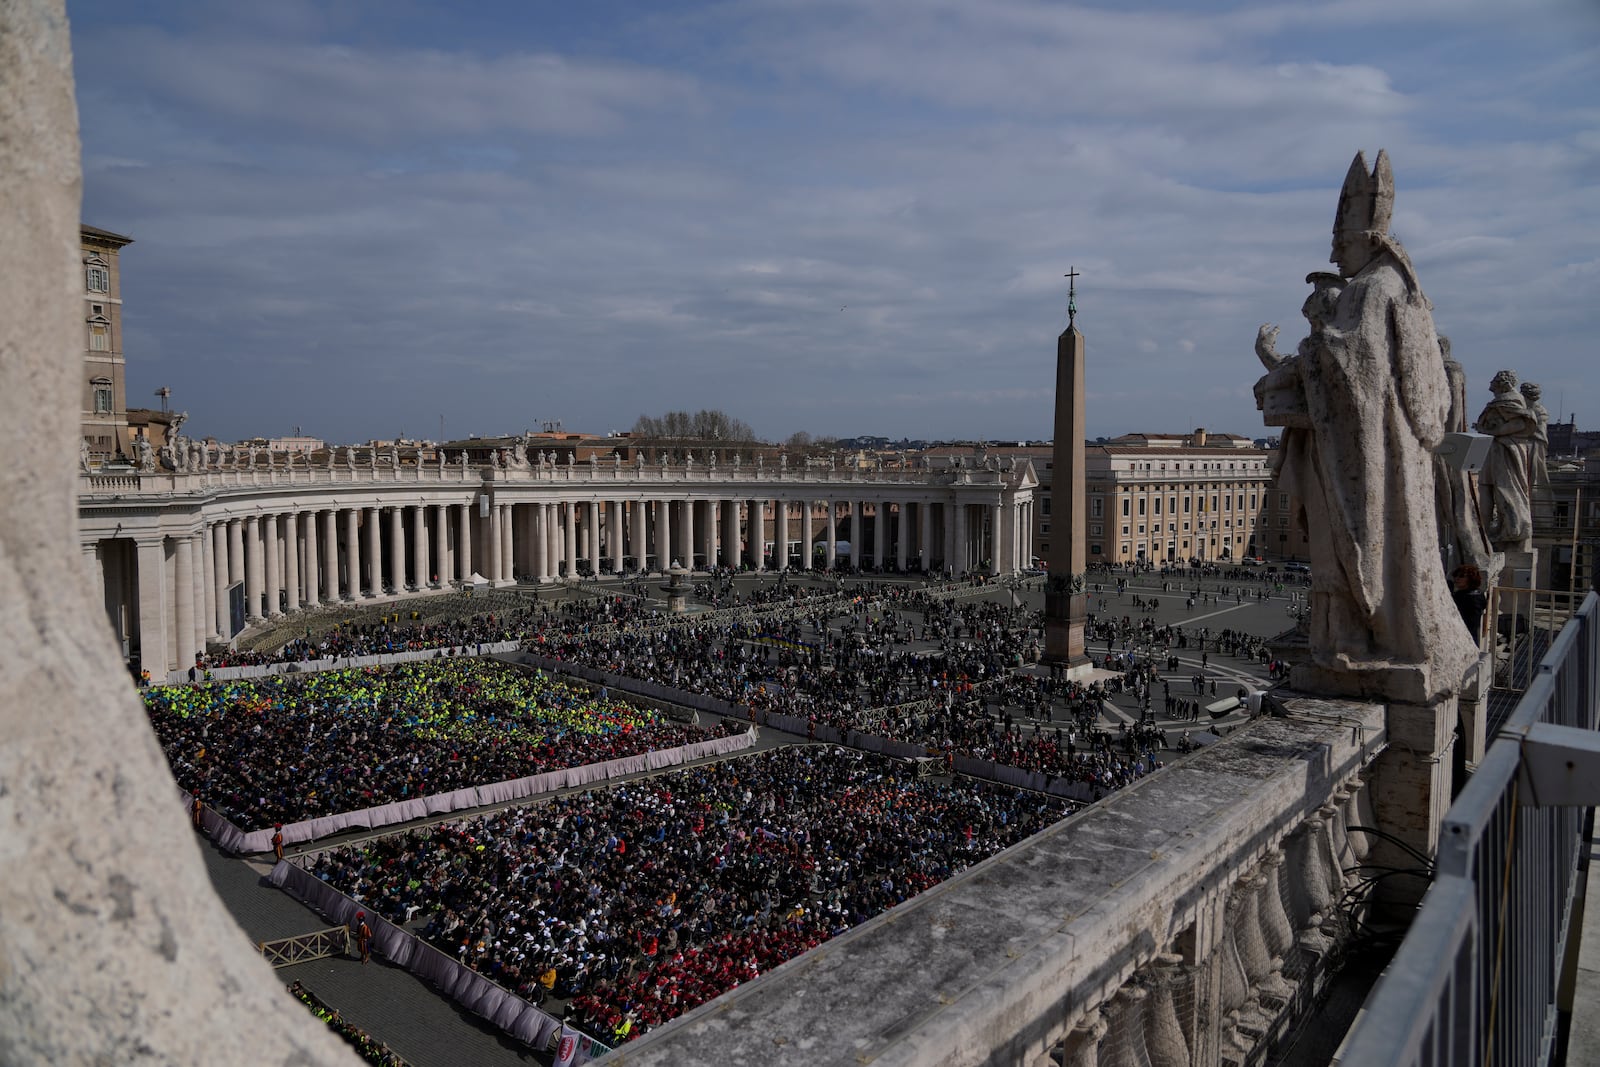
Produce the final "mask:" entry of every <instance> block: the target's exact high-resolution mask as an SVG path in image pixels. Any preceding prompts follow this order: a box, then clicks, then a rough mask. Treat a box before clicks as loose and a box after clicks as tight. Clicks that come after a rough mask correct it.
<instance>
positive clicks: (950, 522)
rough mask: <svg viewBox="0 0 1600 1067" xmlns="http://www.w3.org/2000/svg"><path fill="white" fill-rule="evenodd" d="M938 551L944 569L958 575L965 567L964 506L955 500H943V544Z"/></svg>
mask: <svg viewBox="0 0 1600 1067" xmlns="http://www.w3.org/2000/svg"><path fill="white" fill-rule="evenodd" d="M942 549H944V550H942V552H941V553H939V555H941V557H942V558H944V569H946V571H949V573H950V574H955V576H957V577H958V576H960V574H962V571H965V569H966V558H965V555H963V553H965V552H966V506H965V504H957V502H955V501H944V545H942Z"/></svg>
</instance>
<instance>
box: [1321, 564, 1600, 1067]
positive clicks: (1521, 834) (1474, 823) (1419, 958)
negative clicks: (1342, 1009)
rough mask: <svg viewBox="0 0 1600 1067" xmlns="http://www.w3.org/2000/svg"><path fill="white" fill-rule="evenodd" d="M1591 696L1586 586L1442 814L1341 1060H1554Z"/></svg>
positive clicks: (1591, 607) (1467, 1066)
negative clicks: (1417, 904)
mask: <svg viewBox="0 0 1600 1067" xmlns="http://www.w3.org/2000/svg"><path fill="white" fill-rule="evenodd" d="M1597 705H1600V596H1597V595H1596V594H1595V593H1590V594H1589V595H1588V596H1587V598H1586V599H1585V600H1584V602H1583V604H1582V606H1581V607H1580V608H1578V610H1577V611H1576V612H1575V613H1573V615H1572V617H1571V618H1570V619H1569V620H1568V621H1567V623H1566V625H1565V626H1564V627H1563V628H1562V630H1561V632H1560V633H1559V634H1558V635H1557V636H1556V637H1555V639H1554V640H1553V641H1552V642H1551V644H1550V648H1549V651H1548V652H1546V653H1545V655H1544V657H1543V659H1542V660H1541V661H1540V662H1539V665H1538V668H1537V671H1536V672H1535V673H1534V674H1533V676H1532V677H1531V679H1530V682H1529V685H1528V687H1527V691H1526V692H1525V693H1524V694H1523V697H1522V700H1521V702H1520V703H1519V704H1518V705H1517V707H1516V709H1515V710H1514V711H1513V712H1512V713H1511V716H1510V718H1509V719H1508V720H1507V722H1506V724H1505V726H1504V728H1503V729H1502V731H1501V733H1500V736H1499V737H1498V738H1497V739H1496V740H1495V742H1494V744H1493V745H1491V746H1490V748H1489V750H1488V752H1487V753H1486V754H1485V755H1484V759H1483V761H1482V762H1481V763H1480V764H1479V765H1478V770H1477V772H1476V773H1475V774H1474V775H1473V776H1472V780H1471V781H1470V782H1468V783H1467V785H1466V787H1465V788H1464V789H1463V790H1462V791H1461V794H1460V795H1459V796H1458V797H1457V798H1456V802H1455V803H1454V804H1453V805H1452V806H1451V808H1450V810H1449V811H1448V812H1447V813H1446V814H1445V817H1444V824H1443V827H1442V829H1441V832H1440V843H1439V853H1438V858H1437V860H1436V864H1435V878H1434V882H1433V885H1432V886H1431V887H1430V888H1429V890H1428V893H1427V895H1426V896H1425V897H1424V898H1423V901H1422V906H1421V908H1420V909H1419V911H1418V913H1417V916H1416V919H1415V921H1414V922H1413V924H1412V926H1411V928H1410V929H1409V930H1408V931H1407V933H1406V937H1405V940H1404V942H1402V944H1401V946H1400V949H1399V951H1398V952H1397V953H1396V954H1395V957H1394V960H1393V961H1392V962H1391V963H1390V965H1389V970H1388V972H1387V973H1386V974H1385V975H1384V977H1383V978H1382V979H1381V980H1380V981H1379V983H1378V985H1377V986H1376V987H1375V988H1374V989H1373V991H1372V995H1371V996H1370V997H1368V999H1367V1006H1366V1011H1365V1013H1364V1015H1363V1016H1362V1017H1361V1019H1360V1020H1358V1022H1357V1024H1356V1026H1355V1027H1354V1028H1353V1029H1352V1030H1351V1032H1350V1034H1349V1036H1348V1038H1347V1040H1346V1044H1345V1048H1344V1050H1343V1051H1342V1052H1341V1054H1340V1055H1339V1057H1338V1062H1339V1063H1341V1064H1348V1065H1352V1067H1354V1065H1360V1067H1386V1065H1395V1067H1412V1065H1416V1067H1435V1065H1436V1067H1521V1065H1534V1067H1542V1065H1544V1064H1547V1063H1549V1062H1550V1055H1551V1051H1552V1049H1553V1047H1554V1043H1555V1037H1556V1025H1557V989H1558V985H1559V984H1560V981H1561V974H1562V967H1563V964H1564V962H1565V957H1566V953H1567V949H1568V932H1569V926H1570V924H1571V921H1572V918H1573V901H1574V898H1575V896H1576V894H1577V892H1578V888H1579V882H1578V879H1579V861H1580V859H1581V857H1582V853H1583V849H1584V844H1585V839H1586V836H1587V835H1586V823H1587V821H1588V818H1589V811H1590V807H1591V806H1592V805H1593V804H1594V795H1595V794H1596V792H1597V790H1600V785H1597V783H1596V778H1595V776H1594V775H1592V774H1588V775H1586V774H1584V773H1583V771H1582V768H1583V764H1582V762H1581V761H1582V760H1583V759H1584V758H1585V754H1586V753H1594V752H1600V741H1597V739H1596V738H1595V737H1594V736H1593V732H1594V731H1595V729H1596V726H1597V720H1600V714H1597V713H1600V706H1597ZM1555 753H1561V754H1562V755H1561V756H1559V757H1558V758H1557V759H1555V760H1554V761H1551V762H1548V763H1547V762H1546V761H1545V760H1544V759H1541V756H1543V757H1548V756H1550V755H1552V754H1555ZM1568 754H1570V755H1568ZM1546 767H1549V768H1550V769H1549V770H1546ZM1575 768H1577V773H1574V769H1575Z"/></svg>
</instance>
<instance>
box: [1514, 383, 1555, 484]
mask: <svg viewBox="0 0 1600 1067" xmlns="http://www.w3.org/2000/svg"><path fill="white" fill-rule="evenodd" d="M1520 391H1521V393H1522V402H1523V403H1524V404H1526V405H1528V412H1529V413H1530V414H1531V415H1533V445H1532V449H1531V455H1530V456H1529V459H1528V488H1529V489H1531V490H1532V491H1533V492H1534V493H1535V494H1542V493H1544V492H1545V491H1546V490H1548V489H1549V488H1550V412H1549V410H1548V409H1547V408H1546V407H1545V406H1544V405H1543V404H1541V403H1539V397H1540V396H1541V395H1542V394H1541V393H1540V390H1539V386H1538V383H1536V382H1523V383H1522V385H1521V387H1520Z"/></svg>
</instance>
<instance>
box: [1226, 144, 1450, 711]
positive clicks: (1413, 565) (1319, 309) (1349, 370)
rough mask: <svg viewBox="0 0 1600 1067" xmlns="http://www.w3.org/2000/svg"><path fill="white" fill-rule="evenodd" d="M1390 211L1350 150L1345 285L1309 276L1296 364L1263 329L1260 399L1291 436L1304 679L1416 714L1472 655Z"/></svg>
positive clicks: (1339, 232)
mask: <svg viewBox="0 0 1600 1067" xmlns="http://www.w3.org/2000/svg"><path fill="white" fill-rule="evenodd" d="M1393 208H1394V178H1393V175H1392V174H1391V172H1390V169H1389V157H1388V155H1387V154H1386V153H1383V152H1380V153H1379V154H1378V160H1377V166H1376V167H1375V168H1374V170H1373V171H1372V172H1371V173H1370V174H1369V173H1368V171H1367V167H1366V158H1365V156H1363V155H1361V154H1357V156H1356V158H1355V160H1354V162H1352V163H1351V165H1350V171H1349V173H1348V175H1347V176H1346V178H1345V183H1344V188H1343V190H1342V191H1341V192H1340V195H1339V208H1338V212H1337V214H1336V216H1335V221H1334V228H1333V255H1332V257H1331V261H1332V262H1333V263H1334V264H1335V265H1336V266H1337V267H1338V279H1330V278H1325V277H1319V276H1318V275H1312V276H1311V279H1310V280H1311V282H1312V284H1313V285H1314V286H1316V289H1315V290H1314V291H1313V293H1312V295H1311V297H1310V298H1309V299H1308V301H1307V309H1306V314H1307V318H1308V319H1309V320H1310V322H1311V332H1310V335H1309V336H1308V337H1307V338H1306V340H1305V341H1304V342H1303V343H1302V344H1301V346H1300V348H1299V350H1298V353H1297V356H1296V357H1295V358H1293V359H1287V358H1285V357H1281V356H1278V355H1277V354H1276V353H1275V352H1273V351H1272V341H1273V339H1274V338H1275V337H1276V330H1275V329H1274V328H1273V327H1270V326H1267V327H1263V328H1262V330H1261V331H1260V332H1259V334H1258V336H1257V342H1256V345H1257V355H1258V357H1260V358H1261V360H1262V362H1263V363H1264V364H1265V365H1267V367H1268V373H1267V375H1266V377H1264V378H1263V379H1262V380H1261V382H1260V383H1259V385H1258V388H1259V389H1260V393H1259V394H1258V395H1260V396H1261V397H1262V403H1263V411H1264V412H1265V413H1267V415H1268V417H1267V421H1268V422H1269V423H1272V424H1275V425H1282V426H1285V427H1286V428H1287V429H1288V431H1289V432H1286V433H1285V435H1284V437H1285V440H1284V448H1283V450H1282V456H1281V464H1282V467H1281V474H1280V486H1281V487H1282V488H1283V489H1284V491H1286V492H1288V493H1289V494H1290V495H1291V497H1292V498H1293V499H1294V500H1295V501H1296V511H1297V516H1296V517H1297V520H1298V523H1299V525H1300V527H1301V528H1302V530H1303V531H1304V532H1305V534H1306V536H1307V539H1308V540H1309V542H1310V547H1311V571H1312V586H1311V605H1310V607H1311V613H1310V619H1309V632H1310V646H1309V655H1310V658H1311V661H1312V662H1311V666H1312V667H1315V668H1318V669H1319V671H1320V675H1308V677H1313V678H1315V684H1317V685H1318V686H1319V687H1321V688H1324V689H1325V690H1331V691H1338V692H1340V693H1341V695H1366V696H1385V697H1389V698H1391V699H1406V700H1408V701H1414V702H1418V703H1423V702H1431V701H1433V700H1437V699H1440V698H1443V697H1446V696H1448V695H1450V694H1452V693H1454V692H1455V691H1456V690H1457V689H1458V688H1459V686H1460V683H1461V680H1462V677H1463V675H1464V674H1465V672H1466V670H1467V668H1468V666H1469V665H1470V664H1471V663H1472V662H1473V661H1474V659H1475V658H1476V652H1475V649H1474V646H1473V643H1472V636H1471V635H1470V634H1469V633H1468V632H1467V629H1466V626H1465V624H1463V623H1462V621H1461V615H1460V613H1459V612H1458V611H1457V610H1456V607H1455V604H1454V603H1453V602H1452V601H1451V599H1450V592H1449V589H1448V587H1447V585H1446V582H1445V573H1444V569H1443V567H1442V566H1440V565H1439V563H1438V560H1439V532H1438V528H1437V526H1436V524H1435V515H1434V509H1433V507H1432V504H1433V500H1434V466H1433V448H1434V446H1436V445H1437V444H1438V443H1439V441H1440V440H1441V439H1442V438H1443V436H1444V433H1445V427H1446V423H1447V420H1448V417H1449V411H1450V393H1449V383H1448V381H1447V380H1446V378H1445V372H1444V366H1443V363H1442V361H1441V360H1440V358H1439V345H1438V339H1437V334H1436V332H1435V330H1434V327H1433V315H1432V311H1431V305H1430V304H1429V303H1428V300H1427V297H1425V296H1424V295H1423V293H1422V288H1421V286H1420V284H1419V283H1418V281H1417V276H1416V271H1415V270H1414V269H1413V267H1412V265H1411V261H1410V258H1409V257H1408V256H1407V255H1406V253H1405V250H1404V249H1403V248H1402V247H1401V246H1400V243H1399V242H1398V241H1397V240H1395V238H1394V237H1393V236H1391V235H1390V233H1389V220H1390V217H1391V214H1392V212H1393ZM1340 279H1342V280H1343V284H1342V286H1340V285H1338V284H1336V282H1337V281H1339V280H1340ZM1269 357H1270V358H1269ZM1301 398H1303V401H1304V406H1303V411H1302V410H1301Z"/></svg>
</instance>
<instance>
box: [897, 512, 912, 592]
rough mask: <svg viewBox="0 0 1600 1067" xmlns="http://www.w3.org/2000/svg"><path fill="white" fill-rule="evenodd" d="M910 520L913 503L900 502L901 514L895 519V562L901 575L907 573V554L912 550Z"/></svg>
mask: <svg viewBox="0 0 1600 1067" xmlns="http://www.w3.org/2000/svg"><path fill="white" fill-rule="evenodd" d="M910 518H911V502H910V501H909V500H902V501H900V513H899V514H898V515H897V516H896V517H895V519H896V521H895V534H894V562H895V566H896V567H898V568H900V573H901V574H904V573H905V571H906V552H907V551H908V550H909V549H910V548H911V527H910V526H909V525H907V521H908V520H909V519H910Z"/></svg>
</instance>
